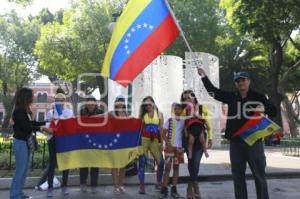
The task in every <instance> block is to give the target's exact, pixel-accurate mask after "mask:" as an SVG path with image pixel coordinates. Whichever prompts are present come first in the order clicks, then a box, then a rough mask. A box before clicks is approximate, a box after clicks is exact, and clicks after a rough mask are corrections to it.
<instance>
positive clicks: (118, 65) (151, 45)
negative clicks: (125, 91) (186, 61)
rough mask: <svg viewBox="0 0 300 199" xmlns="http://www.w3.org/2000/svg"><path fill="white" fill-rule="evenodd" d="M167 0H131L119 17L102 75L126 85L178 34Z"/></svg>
mask: <svg viewBox="0 0 300 199" xmlns="http://www.w3.org/2000/svg"><path fill="white" fill-rule="evenodd" d="M165 1H166V0H130V1H129V2H128V4H127V6H126V7H125V9H124V11H123V12H122V14H121V16H120V17H119V19H118V21H117V23H116V26H115V28H114V32H113V35H112V38H111V41H110V44H109V47H108V50H107V52H106V56H105V59H104V64H103V66H102V70H101V73H102V75H104V76H106V77H109V78H110V79H112V80H115V81H117V82H119V83H120V84H122V85H123V86H127V85H128V84H129V83H130V82H131V81H132V80H134V78H135V77H136V76H137V75H138V74H139V73H140V72H142V71H143V69H144V68H145V67H146V66H147V65H149V64H150V63H151V62H152V61H153V60H154V59H155V58H156V57H157V56H158V55H159V54H160V53H161V52H162V51H164V50H165V49H166V48H167V47H168V46H169V45H171V44H172V42H173V41H174V40H175V39H176V37H177V36H178V35H179V28H178V27H177V25H176V23H175V21H174V18H173V17H172V14H171V13H170V10H169V9H168V6H167V4H166V2H165Z"/></svg>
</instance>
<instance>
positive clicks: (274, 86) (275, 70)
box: [269, 39, 283, 126]
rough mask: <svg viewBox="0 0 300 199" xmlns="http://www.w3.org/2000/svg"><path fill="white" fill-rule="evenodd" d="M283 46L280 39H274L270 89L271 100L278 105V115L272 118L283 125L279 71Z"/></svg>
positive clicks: (271, 54)
mask: <svg viewBox="0 0 300 199" xmlns="http://www.w3.org/2000/svg"><path fill="white" fill-rule="evenodd" d="M282 55H283V54H282V47H281V42H280V40H275V39H274V41H273V44H272V48H271V49H270V54H269V56H270V65H271V67H270V77H269V78H270V82H271V87H270V90H269V97H270V101H271V102H272V103H273V104H274V105H275V106H276V109H277V115H276V117H275V118H272V120H273V121H274V122H276V123H277V124H278V125H280V126H282V116H281V106H280V105H281V101H282V99H283V96H282V95H281V94H280V93H279V92H278V85H279V73H280V69H281V66H282Z"/></svg>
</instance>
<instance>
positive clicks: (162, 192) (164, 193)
mask: <svg viewBox="0 0 300 199" xmlns="http://www.w3.org/2000/svg"><path fill="white" fill-rule="evenodd" d="M159 198H160V199H164V198H168V188H167V187H162V188H161V190H160V195H159Z"/></svg>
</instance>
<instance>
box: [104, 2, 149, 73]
mask: <svg viewBox="0 0 300 199" xmlns="http://www.w3.org/2000/svg"><path fill="white" fill-rule="evenodd" d="M150 3H151V0H130V1H129V2H128V4H127V6H126V8H125V9H124V11H123V12H122V14H121V16H120V17H119V19H118V20H117V23H116V26H115V29H114V31H113V35H112V38H111V40H110V43H109V46H108V50H107V52H106V55H105V58H104V63H103V66H102V69H101V74H102V75H104V76H106V77H109V76H110V63H111V60H112V57H113V54H114V52H115V50H116V48H117V47H118V45H119V43H120V41H121V39H122V37H123V36H124V34H125V33H126V31H127V30H128V28H129V27H130V26H131V24H133V22H134V21H135V20H136V18H137V17H138V16H139V15H140V14H141V12H143V10H144V9H145V8H146V7H147V6H148V5H149V4H150ZM154 14H155V13H154Z"/></svg>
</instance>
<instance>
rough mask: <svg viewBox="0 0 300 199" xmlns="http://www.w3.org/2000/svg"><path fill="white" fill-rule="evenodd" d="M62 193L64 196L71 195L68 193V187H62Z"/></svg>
mask: <svg viewBox="0 0 300 199" xmlns="http://www.w3.org/2000/svg"><path fill="white" fill-rule="evenodd" d="M61 193H62V194H63V195H65V196H66V195H69V191H68V187H62V188H61Z"/></svg>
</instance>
